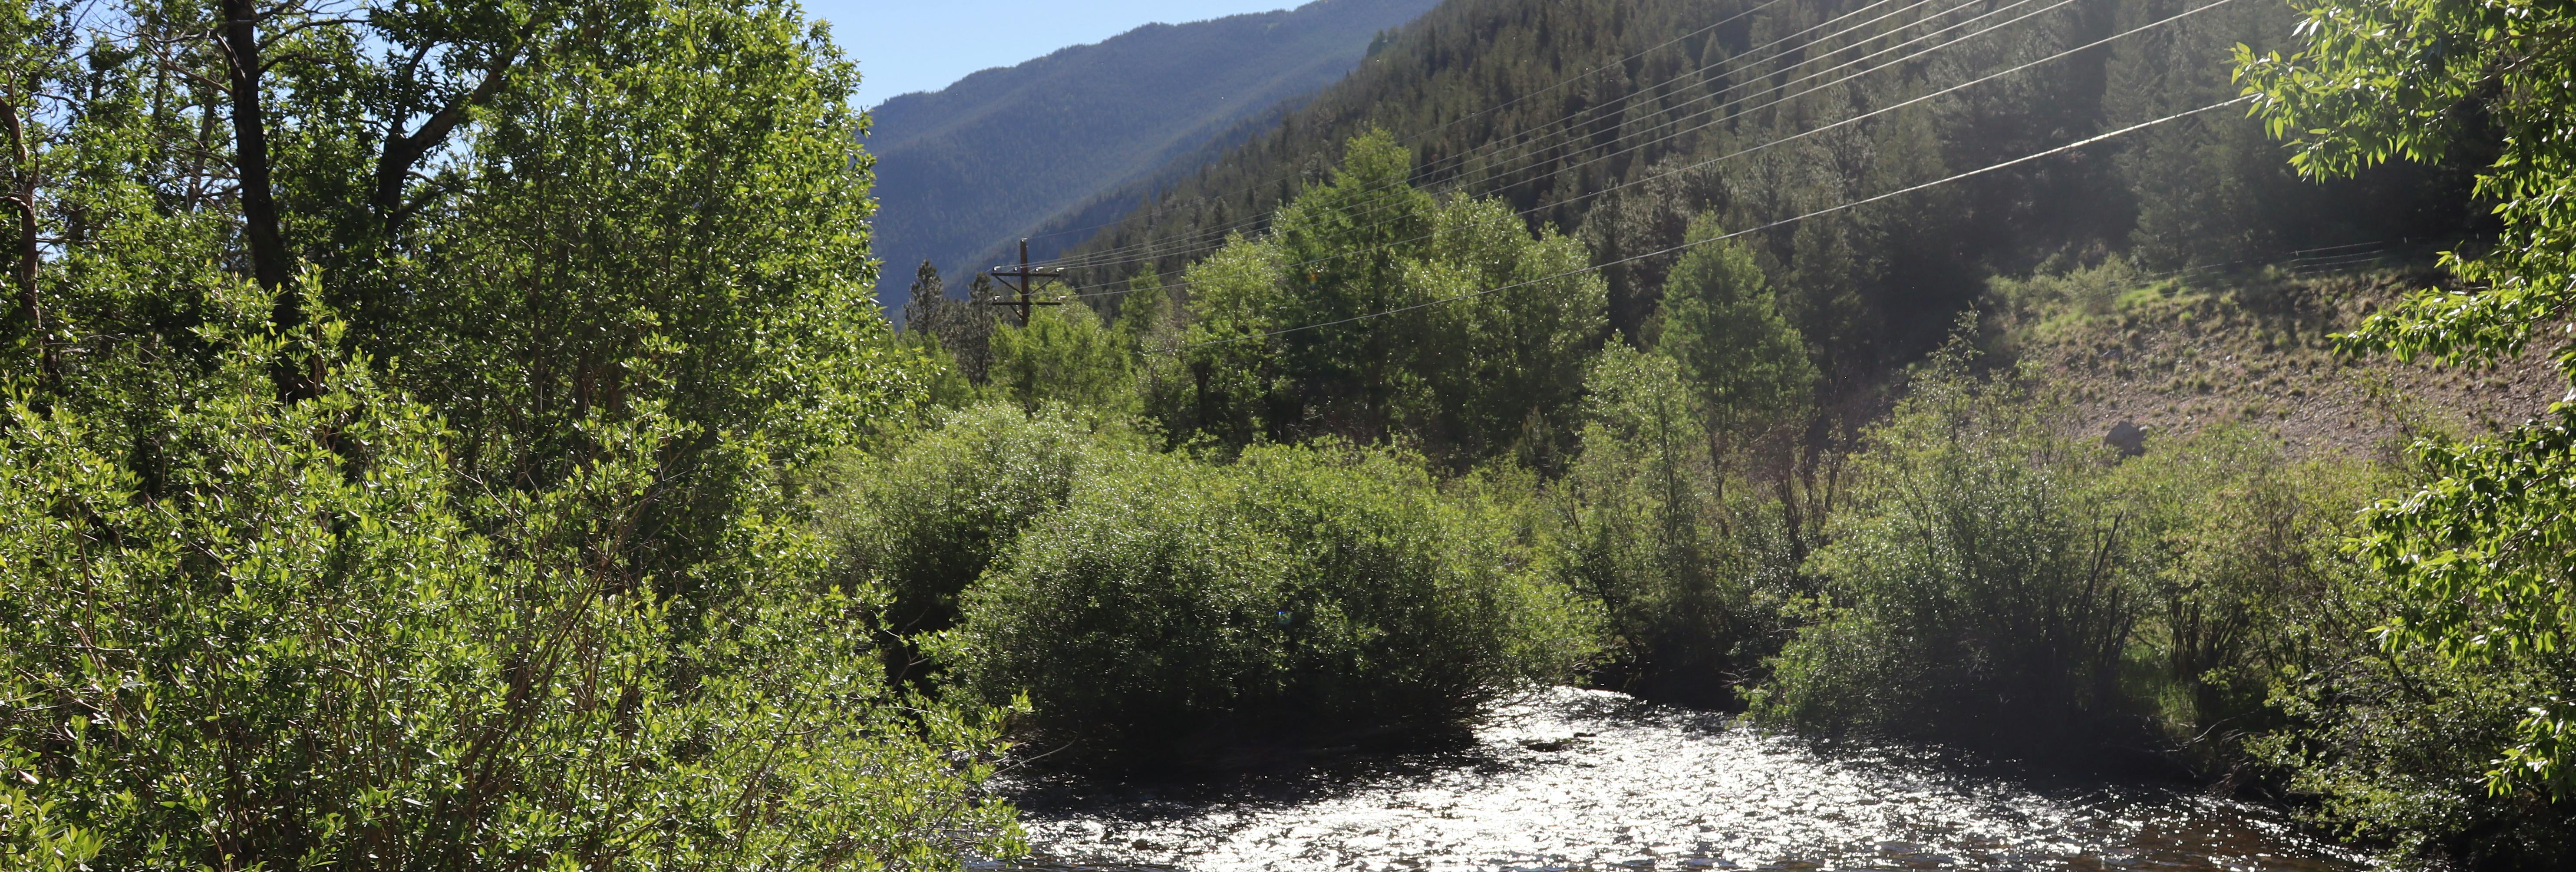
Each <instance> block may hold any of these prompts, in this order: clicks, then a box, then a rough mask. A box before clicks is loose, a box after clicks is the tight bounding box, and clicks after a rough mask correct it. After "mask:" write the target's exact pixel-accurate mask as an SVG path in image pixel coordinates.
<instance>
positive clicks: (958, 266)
mask: <svg viewBox="0 0 2576 872" xmlns="http://www.w3.org/2000/svg"><path fill="white" fill-rule="evenodd" d="M1431 3H1432V0H1318V2H1314V3H1309V4H1306V5H1305V6H1302V7H1299V8H1297V9H1294V10H1290V11H1284V12H1269V13H1261V14H1255V15H1237V16H1233V17H1229V18H1222V19H1218V20H1215V21H1202V22H1197V23H1192V24H1182V25H1168V24H1152V25H1147V26H1145V27H1140V28H1137V29H1135V30H1132V31H1129V32H1127V33H1124V34H1121V35H1119V36H1116V37H1112V38H1110V39H1108V40H1105V41H1102V42H1100V43H1098V44H1095V45H1081V46H1074V47H1072V48H1068V49H1064V50H1062V51H1058V52H1055V53H1053V54H1050V55H1047V56H1046V57H1042V58H1038V59H1036V60H1033V61H1029V62H1027V63H1024V64H1020V65H1018V66H1015V67H1009V68H1004V69H992V70H985V71H983V72H980V73H976V74H974V75H971V76H968V77H966V78H965V79H963V80H961V81H959V82H958V83H957V84H955V85H952V86H950V87H948V88H947V89H945V90H942V91H939V92H937V93H929V94H906V95H902V96H899V97H896V98H894V99H892V100H888V101H886V103H885V104H884V105H883V106H880V107H878V108H877V109H876V110H875V111H874V112H873V113H872V114H873V115H874V117H875V121H874V124H873V125H872V127H871V130H870V133H869V135H868V139H867V147H868V149H869V151H871V152H873V153H874V154H875V155H876V156H877V167H876V172H877V188H876V193H877V197H878V200H879V204H880V205H879V209H878V212H877V215H876V219H875V220H876V230H877V255H878V256H879V257H881V258H883V259H884V261H885V263H886V268H885V270H884V272H883V275H884V276H885V277H886V278H884V279H882V280H881V282H880V284H879V288H880V290H881V292H882V293H881V294H880V299H882V300H883V301H884V302H885V303H886V306H887V308H888V309H896V310H899V309H900V308H901V306H902V304H903V302H904V296H905V293H906V291H905V287H906V285H905V282H907V281H909V280H910V278H911V276H912V274H913V268H914V267H915V266H917V265H919V264H920V263H921V262H922V261H924V260H929V261H931V262H933V263H936V264H938V265H939V267H940V268H942V269H944V270H948V271H949V272H951V273H952V274H954V273H957V272H960V271H970V270H980V269H982V268H983V267H986V266H990V265H991V264H988V263H984V262H983V261H985V260H989V259H991V258H992V257H994V256H996V254H997V253H998V252H1000V251H1001V250H1003V248H1004V247H1006V246H1007V245H1008V244H1009V243H1011V242H1012V241H1014V240H1017V239H1018V238H1019V237H1021V236H1024V235H1027V233H1028V232H1029V228H1030V227H1032V226H1034V225H1036V224H1038V223H1040V222H1043V221H1045V220H1046V219H1048V218H1049V217H1050V216H1052V215H1054V214H1055V213H1057V212H1059V211H1061V210H1063V209H1065V208H1067V207H1069V206H1073V205H1076V204H1078V203H1082V202H1085V201H1088V200H1090V199H1091V198H1093V197H1094V196H1096V195H1098V194H1100V193H1101V192H1103V191H1106V190H1109V189H1111V188H1113V187H1115V186H1117V185H1120V184H1122V183H1124V182H1127V181H1128V180H1130V179H1133V178H1136V177H1137V176H1139V175H1142V174H1144V173H1146V172H1148V171H1151V170H1153V169H1155V168H1157V167H1160V166H1163V165H1164V164H1166V163H1168V162H1170V161H1171V160H1172V159H1173V158H1175V157H1176V156H1179V155H1182V154H1184V153H1187V152H1190V151H1192V150H1195V149H1197V148H1199V147H1200V146H1202V145H1204V144H1206V143H1208V142H1209V141H1211V140H1212V139H1214V138H1217V137H1219V136H1220V135H1222V134H1223V133H1225V132H1226V131H1228V130H1231V129H1233V128H1234V127H1235V126H1236V124H1237V122H1239V121H1240V120H1242V119H1243V118H1245V117H1248V116H1252V115H1255V114H1257V113H1260V112H1263V111H1264V110H1268V109H1271V108H1272V107H1274V106H1276V105H1277V104H1279V103H1280V102H1281V101H1284V100H1293V99H1297V98H1300V97H1304V96H1307V95H1310V94H1313V93H1314V92H1315V91H1316V90H1317V89H1320V88H1322V87H1324V86H1326V85H1328V84H1331V83H1332V82H1333V81H1334V80H1336V79H1339V78H1341V77H1342V76H1343V75H1344V74H1345V73H1348V72H1349V71H1350V70H1351V68H1352V67H1353V66H1355V65H1357V64H1358V63H1359V62H1360V60H1361V57H1362V55H1363V54H1364V53H1365V52H1366V51H1367V49H1368V48H1369V43H1370V37H1371V36H1372V35H1374V34H1376V33H1378V32H1380V31H1382V30H1384V29H1386V28H1390V27H1394V26H1397V25H1400V24H1403V23H1404V22H1405V21H1407V20H1409V19H1411V18H1412V17H1414V16H1415V15H1418V14H1420V13H1421V12H1422V11H1423V10H1425V9H1428V8H1430V6H1431ZM996 262H998V261H996Z"/></svg>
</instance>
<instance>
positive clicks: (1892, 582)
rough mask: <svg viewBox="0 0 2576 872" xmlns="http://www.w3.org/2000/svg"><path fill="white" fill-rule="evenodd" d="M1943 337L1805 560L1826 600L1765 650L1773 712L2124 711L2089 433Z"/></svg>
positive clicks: (2090, 715)
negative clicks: (1845, 504) (2054, 415)
mask: <svg viewBox="0 0 2576 872" xmlns="http://www.w3.org/2000/svg"><path fill="white" fill-rule="evenodd" d="M1955 348H1956V347H1955V346H1954V350H1953V351H1951V352H1945V354H1944V355H1943V356H1942V357H1940V358H1937V359H1936V360H1935V361H1933V362H1932V363H1931V364H1929V365H1928V366H1927V367H1926V368H1925V369H1924V370H1922V371H1920V372H1918V373H1917V378H1916V380H1915V383H1914V385H1913V389H1912V395H1911V396H1909V397H1908V398H1907V399H1906V400H1905V401H1903V402H1902V403H1900V404H1899V405H1898V407H1897V409H1896V411H1895V413H1894V415H1893V416H1892V417H1891V418H1890V419H1889V420H1888V421H1887V422H1885V423H1884V424H1882V425H1880V426H1879V427H1877V428H1875V429H1873V430H1872V431H1871V432H1870V434H1869V437H1868V444H1867V446H1866V448H1865V450H1864V451H1863V452H1862V454H1861V455H1860V456H1859V457H1858V459H1857V460H1856V461H1855V476H1854V477H1855V484H1854V489H1853V505H1852V506H1851V508H1850V509H1848V510H1846V511H1845V512H1844V513H1843V514H1842V515H1841V516H1840V517H1839V518H1837V519H1836V521H1835V526H1836V530H1835V532H1834V541H1833V543H1832V544H1831V545H1830V546H1828V547H1827V548H1825V549H1824V550H1822V551H1820V552H1818V553H1817V555H1816V557H1815V559H1814V564H1813V566H1814V568H1815V569H1817V570H1819V571H1820V572H1821V574H1822V575H1823V576H1824V577H1825V578H1826V579H1827V581H1826V589H1827V592H1828V594H1829V600H1828V601H1827V602H1824V603H1820V604H1819V605H1818V606H1817V612H1816V618H1817V624H1816V625H1815V626H1812V627H1809V628H1807V629H1806V630H1805V631H1804V632H1802V633H1801V634H1800V635H1799V636H1798V637H1797V638H1796V639H1794V640H1792V641H1790V642H1789V643H1788V645H1787V646H1786V647H1785V648H1784V649H1783V650H1782V652H1781V653H1780V655H1779V656H1778V657H1777V658H1775V659H1774V661H1773V664H1772V675H1771V678H1770V680H1769V682H1768V684H1767V685H1766V686H1765V687H1764V688H1763V689H1762V691H1761V693H1760V694H1759V700H1758V702H1757V705H1756V708H1757V709H1758V711H1759V712H1760V714H1761V715H1762V716H1764V717H1765V718H1766V719H1769V720H1771V721H1773V722H1776V723H1788V724H1794V725H1798V726H1803V727H1809V728H1816V729H1825V730H1842V729H1859V730H1865V731H1870V732H1876V733H1882V734H1899V735H1924V736H1933V737H1940V738H1948V739H1954V740H1962V741H1969V742H1975V743H1995V744H2014V743H2018V742H2021V741H2024V740H2032V739H2063V738H2064V737H2066V736H2069V735H2078V734H2079V733H2077V732H2074V731H2072V728H2077V727H2082V726H2087V725H2090V724H2094V723H2098V722H2099V720H2100V719H2102V718H2105V717H2108V716H2113V715H2119V714H2124V713H2125V712H2124V711H2123V710H2124V709H2125V708H2126V700H2125V696H2124V693H2123V690H2122V687H2121V667H2122V663H2123V654H2124V649H2125V648H2126V647H2127V646H2128V643H2129V641H2130V640H2131V638H2132V633H2133V630H2134V628H2135V627H2136V625H2137V622H2138V619H2139V617H2140V613H2141V607H2142V605H2143V604H2142V603H2141V602H2140V598H2139V596H2138V594H2137V593H2136V591H2135V590H2134V588H2135V586H2136V585H2135V584H2134V582H2133V581H2132V580H2131V579H2130V578H2128V577H2126V574H2125V573H2126V570H2125V567H2124V566H2123V565H2122V563H2121V561H2119V560H2118V557H2119V555H2120V542H2121V537H2122V536H2123V535H2124V534H2126V533H2127V532H2128V531H2127V530H2126V529H2125V528H2124V527H2122V525H2121V523H2120V521H2119V520H2117V519H2116V518H2115V516H2114V513H2113V512H2112V511H2111V508H2112V507H2110V506H2107V505H2105V502H2104V498H2103V497H2102V495H2101V493H2100V489H2099V488H2098V487H2097V483H2098V480H2099V479H2100V477H2101V470H2102V469H2103V468H2104V467H2105V466H2106V465H2107V458H2105V457H2104V456H2103V451H2102V449H2101V448H2100V446H2099V445H2098V444H2086V443H2082V442H2077V441H2075V440H2072V439H2069V438H2066V437H2064V436H2061V435H2059V434H2058V433H2056V432H2055V431H2054V430H2053V429H2052V428H2051V427H2050V426H2049V424H2050V417H2049V416H2048V414H2047V413H2046V411H2045V409H2044V404H2042V403H2040V402H2038V401H2037V400H2036V399H2035V398H2033V397H2032V396H2031V395H2030V394H2029V392H2028V391H2026V390H2024V389H2023V388H2021V387H2019V386H2018V385H2017V384H2016V383H2015V382H2013V381H2011V380H1996V381H1986V380H1983V379H1980V378H1978V377H1976V376H1974V375H1972V374H1970V373H1969V372H1968V371H1967V367H1966V360H1965V357H1964V355H1963V354H1962V353H1960V352H1958V351H1956V350H1955Z"/></svg>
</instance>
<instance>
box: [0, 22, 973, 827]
mask: <svg viewBox="0 0 2576 872" xmlns="http://www.w3.org/2000/svg"><path fill="white" fill-rule="evenodd" d="M0 29H5V30H6V34H7V35H6V36H5V38H0V84H5V85H6V87H5V88H0V95H5V98H6V105H5V106H0V114H5V115H6V118H5V120H6V122H7V129H8V134H9V143H8V144H9V146H10V148H8V149H7V150H6V152H5V153H0V168H5V182H6V184H5V187H6V188H7V191H8V194H7V195H8V197H9V198H10V199H9V203H10V204H11V206H12V208H13V210H14V213H15V218H14V219H13V220H12V221H11V223H10V230H9V241H10V244H9V245H8V246H7V251H8V254H7V255H6V257H7V259H8V260H7V264H8V276H9V281H10V285H11V290H12V294H11V296H12V298H13V306H12V307H11V309H10V311H9V313H8V319H7V321H6V324H5V327H6V329H7V331H8V332H7V337H8V338H7V342H8V344H7V347H6V349H5V354H6V356H7V361H8V362H7V363H6V364H5V372H6V375H5V376H0V388H5V391H6V401H7V411H6V414H5V416H4V417H0V470H5V472H6V474H5V475H0V482H4V483H0V769H5V771H6V774H7V776H8V778H7V780H8V781H9V782H10V784H9V787H8V788H7V789H6V790H5V791H0V856H5V857H6V858H7V861H8V862H9V864H10V865H11V866H12V868H17V867H19V866H21V865H34V866H37V867H39V868H45V867H53V868H72V867H76V866H79V865H81V864H83V863H86V864H88V867H89V868H118V869H246V868H267V869H284V868H311V867H322V866H328V867H333V868H353V869H369V868H427V867H438V868H485V867H508V868H534V867H548V868H552V867H571V866H583V867H594V868H667V867H674V866H755V865H756V866H772V867H792V868H821V867H848V868H929V869H936V868H954V867H956V866H957V865H959V864H960V863H962V862H964V861H965V860H966V859H967V858H968V857H970V856H974V855H980V854H992V853H1002V852H1007V851H1009V850H1011V849H1012V848H1013V842H1014V840H1015V835H1014V833H1015V830H1014V828H1013V826H1012V824H1011V820H1010V811H1009V809H1008V808H1007V807H1006V806H1003V805H1000V804H998V803H996V802H994V801H993V800H992V799H991V798H990V797H989V796H987V795H986V794H985V793H984V790H983V783H984V781H985V779H986V777H987V776H988V775H989V774H990V773H991V771H992V769H991V767H992V764H993V762H994V760H995V759H996V757H997V755H998V754H999V752H1000V751H1001V750H1002V747H1003V746H1002V744H1001V743H1000V740H999V737H998V735H997V733H996V730H997V726H998V723H999V722H998V721H997V720H996V719H995V718H994V717H993V716H992V714H991V713H989V712H986V711H983V710H981V709H979V708H973V707H966V708H959V707H950V706H946V705H943V704H938V703H935V702H931V701H927V700H925V699H923V698H919V697H914V696H907V695H906V694H905V693H904V692H902V691H899V690H897V689H894V688H892V687H890V686H888V685H887V684H886V683H885V682H884V681H883V678H882V667H881V662H882V660H883V658H884V656H885V655H884V652H883V651H881V650H880V649H879V647H878V646H877V644H876V643H875V640H873V639H871V638H870V637H869V636H868V635H867V633H866V632H865V630H866V628H867V627H868V626H869V622H870V621H872V620H874V618H875V616H876V615H877V613H878V612H879V610H880V609H881V607H882V606H883V605H884V602H883V601H884V600H885V599H886V597H885V596H884V594H883V592H881V591H879V590H877V589H875V588H870V587H863V586H857V585H849V584H839V585H836V584H833V583H831V582H830V581H829V579H828V577H827V575H826V555H827V552H826V551H825V549H824V548H822V547H821V543H819V542H818V541H817V540H816V539H815V538H814V537H813V536H812V534H811V533H810V532H809V530H808V529H807V524H806V523H805V519H804V518H803V517H802V514H803V509H802V507H801V505H800V503H799V502H798V501H796V500H795V499H794V497H795V493H794V490H793V488H792V487H791V486H790V485H791V483H792V482H793V481H794V480H795V479H794V478H792V477H791V476H789V475H788V473H789V472H790V471H791V470H794V469H796V468H798V467H801V466H803V465H805V464H808V463H810V462H812V461H815V460H817V459H820V458H822V457H825V456H828V455H829V454H830V453H832V452H834V451H836V450H838V449H839V447H840V446H842V445H844V444H847V443H850V442H852V441H854V440H858V439H860V438H862V437H863V436H865V435H867V434H868V432H869V427H868V426H867V425H870V424H872V423H874V422H880V421H888V420H899V419H900V418H901V417H902V413H903V412H904V410H905V406H906V404H907V403H909V402H910V401H911V399H912V397H913V396H915V391H914V386H913V385H912V384H911V383H910V379H911V367H910V366H909V365H908V364H909V362H910V361H912V360H914V359H915V358H914V356H913V355H911V354H910V353H908V352H906V351H904V350H903V349H901V348H900V347H899V346H898V345H896V344H895V343H893V342H891V341H889V338H890V337H889V335H888V333H887V331H886V328H885V325H884V322H883V319H882V318H881V317H880V316H879V315H878V313H877V312H876V311H875V310H874V309H872V308H871V307H869V306H868V305H867V303H866V294H867V286H868V284H869V283H870V282H871V281H872V279H873V275H874V272H873V266H872V265H871V264H870V262H869V260H868V257H867V251H868V248H867V238H866V227H865V223H864V220H863V219H864V217H865V216H866V215H867V213H868V208H869V204H868V201H867V199H866V191H867V185H868V176H867V174H866V171H865V167H866V163H865V160H864V155H862V154H861V153H859V152H858V151H857V150H856V148H855V146H854V145H853V144H852V142H851V140H850V138H849V135H848V134H849V131H850V130H851V129H852V128H853V127H855V126H856V125H857V124H858V123H859V121H860V116H859V115H858V114H857V113H856V112H855V111H854V110H853V109H852V108H851V107H850V105H849V98H850V93H851V89H852V88H853V86H854V85H855V83H856V72H855V70H854V68H853V67H852V65H851V64H849V63H848V62H846V61H843V60H841V59H840V58H839V57H838V56H837V53H836V51H835V50H834V49H833V48H832V47H831V42H830V40H829V37H828V34H826V33H824V32H823V31H822V30H820V29H818V28H814V27H811V26H809V25H808V24H807V22H806V21H805V20H804V19H803V17H802V15H801V13H800V12H798V10H796V9H795V8H794V7H793V6H792V5H785V4H754V5H749V6H741V5H734V4H697V3H688V2H669V3H665V2H653V0H639V2H610V3H590V4H576V5H561V4H535V5H528V4H512V3H470V2H469V3H455V4H445V3H434V4H426V5H424V4H418V3H399V4H359V5H355V6H333V7H327V8H326V7H321V6H317V5H310V4H297V3H287V4H254V3H242V2H217V3H207V4H190V3H178V4H130V5H129V4H122V3H91V2H72V3H36V4H22V5H21V6H18V7H13V8H12V10H11V11H9V12H7V13H0Z"/></svg>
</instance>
